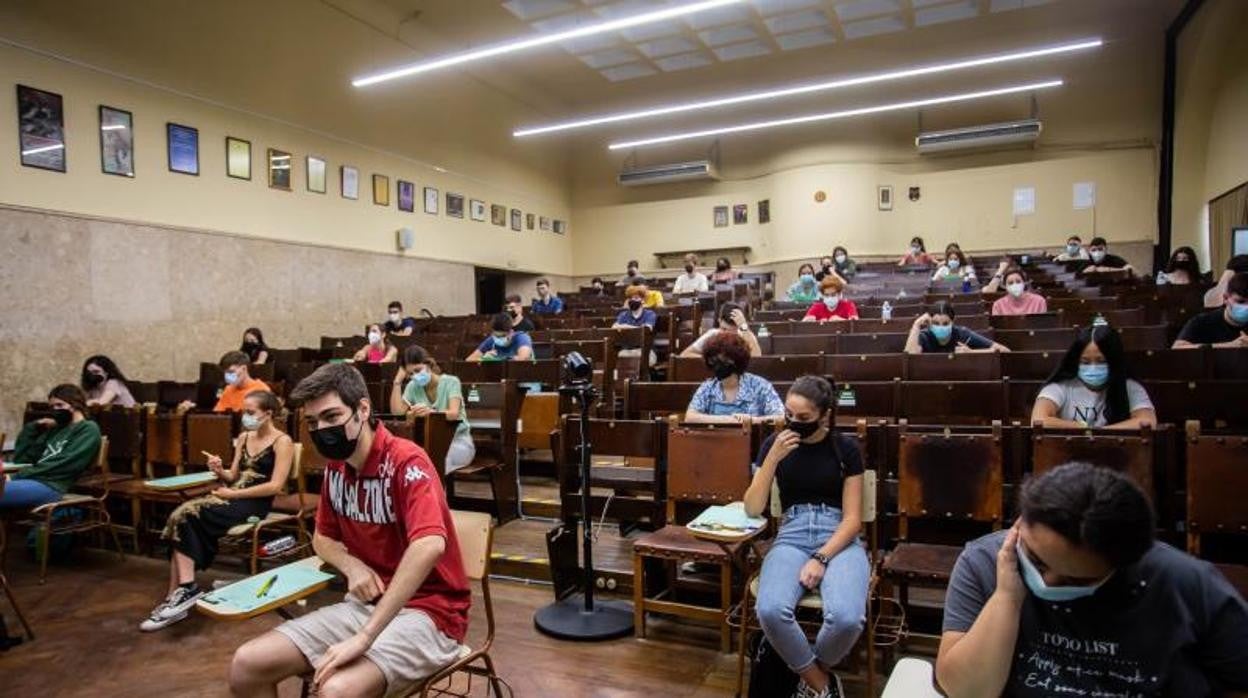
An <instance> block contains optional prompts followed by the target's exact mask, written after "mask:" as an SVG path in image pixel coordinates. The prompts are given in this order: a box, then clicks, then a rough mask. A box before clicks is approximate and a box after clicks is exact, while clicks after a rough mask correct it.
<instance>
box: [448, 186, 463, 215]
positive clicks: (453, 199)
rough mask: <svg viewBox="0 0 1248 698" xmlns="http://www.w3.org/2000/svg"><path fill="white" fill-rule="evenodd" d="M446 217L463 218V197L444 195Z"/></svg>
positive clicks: (460, 195) (461, 195) (459, 195)
mask: <svg viewBox="0 0 1248 698" xmlns="http://www.w3.org/2000/svg"><path fill="white" fill-rule="evenodd" d="M446 215H448V216H450V217H451V218H463V217H464V195H463V194H452V193H450V192H447V193H446Z"/></svg>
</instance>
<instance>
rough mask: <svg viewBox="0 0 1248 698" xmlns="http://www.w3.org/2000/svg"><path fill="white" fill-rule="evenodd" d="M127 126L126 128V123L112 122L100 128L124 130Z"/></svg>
mask: <svg viewBox="0 0 1248 698" xmlns="http://www.w3.org/2000/svg"><path fill="white" fill-rule="evenodd" d="M125 128H126V125H125V124H112V125H111V126H101V127H100V130H101V131H124V130H125Z"/></svg>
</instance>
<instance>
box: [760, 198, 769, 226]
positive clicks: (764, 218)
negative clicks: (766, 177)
mask: <svg viewBox="0 0 1248 698" xmlns="http://www.w3.org/2000/svg"><path fill="white" fill-rule="evenodd" d="M758 222H759V223H770V222H771V199H763V200H762V201H760V202H758Z"/></svg>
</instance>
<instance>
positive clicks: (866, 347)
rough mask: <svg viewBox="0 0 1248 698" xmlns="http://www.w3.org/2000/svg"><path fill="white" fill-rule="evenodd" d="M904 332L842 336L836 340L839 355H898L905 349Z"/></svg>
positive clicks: (905, 335)
mask: <svg viewBox="0 0 1248 698" xmlns="http://www.w3.org/2000/svg"><path fill="white" fill-rule="evenodd" d="M908 336H909V334H907V333H905V332H894V333H879V334H844V335H841V336H840V337H839V338H838V339H837V353H839V354H900V353H902V352H903V351H905V349H906V338H907V337H908Z"/></svg>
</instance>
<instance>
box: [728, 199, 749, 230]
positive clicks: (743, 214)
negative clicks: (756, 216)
mask: <svg viewBox="0 0 1248 698" xmlns="http://www.w3.org/2000/svg"><path fill="white" fill-rule="evenodd" d="M732 222H733V224H734V225H745V224H746V223H749V222H750V207H749V205H748V204H737V205H735V206H733V207H732Z"/></svg>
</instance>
